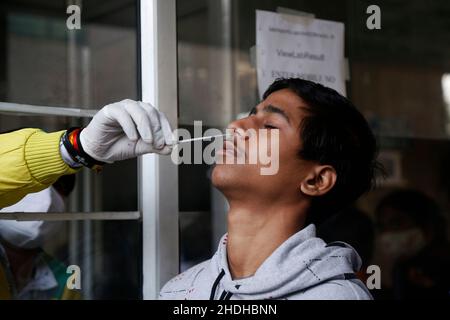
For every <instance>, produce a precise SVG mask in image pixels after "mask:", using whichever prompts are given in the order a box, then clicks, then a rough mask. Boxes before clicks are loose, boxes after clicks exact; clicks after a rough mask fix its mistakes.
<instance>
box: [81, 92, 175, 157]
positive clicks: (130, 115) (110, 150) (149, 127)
mask: <svg viewBox="0 0 450 320" xmlns="http://www.w3.org/2000/svg"><path fill="white" fill-rule="evenodd" d="M80 142H81V145H82V147H83V150H84V152H86V153H87V154H88V155H90V156H91V157H92V158H94V159H96V160H98V161H103V162H107V163H112V162H114V161H117V160H125V159H130V158H134V157H136V156H140V155H143V154H145V153H158V154H169V153H170V152H171V150H172V146H173V144H174V143H175V140H174V137H173V135H172V129H171V128H170V124H169V121H168V120H167V118H166V116H165V115H164V114H163V113H162V112H160V111H158V110H157V109H156V108H154V107H153V106H151V105H150V104H148V103H143V102H140V101H133V100H128V99H127V100H123V101H120V102H116V103H112V104H109V105H107V106H105V107H103V108H102V109H101V110H100V111H99V112H98V113H97V114H96V115H95V116H94V118H93V119H92V121H91V122H90V123H89V124H88V126H87V127H86V128H84V129H83V130H82V131H81V133H80Z"/></svg>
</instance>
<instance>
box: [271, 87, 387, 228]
mask: <svg viewBox="0 0 450 320" xmlns="http://www.w3.org/2000/svg"><path fill="white" fill-rule="evenodd" d="M282 89H289V90H291V91H292V92H294V93H295V94H297V95H298V96H299V97H300V98H301V99H302V100H303V101H305V103H306V104H307V106H308V114H307V115H306V116H305V117H304V118H303V121H302V123H301V133H300V139H301V141H302V144H303V145H302V148H301V150H299V156H300V157H301V158H302V159H305V160H309V161H315V162H317V163H320V164H322V165H331V166H332V167H333V168H334V169H335V170H336V174H337V180H336V183H335V185H334V187H333V188H332V189H331V190H330V191H329V192H327V193H326V194H325V195H323V196H320V197H314V198H313V199H312V207H311V210H310V212H309V213H308V216H307V223H315V224H320V223H322V222H323V221H325V220H326V219H327V218H329V217H331V216H332V215H334V214H335V213H338V212H339V211H341V210H343V209H345V208H346V207H348V206H350V205H351V204H352V203H353V202H354V201H355V200H356V199H358V198H359V197H360V196H361V195H362V194H364V193H365V192H367V191H369V190H370V189H371V188H372V186H373V185H374V182H375V172H376V170H377V168H380V165H379V164H378V162H377V161H376V157H377V144H376V139H375V137H374V135H373V133H372V130H371V129H370V127H369V124H368V123H367V121H366V119H365V118H364V116H363V115H362V114H361V113H360V112H359V111H358V110H357V109H356V108H355V106H354V105H353V104H352V103H351V102H350V101H349V100H348V99H346V98H345V97H343V96H342V95H340V94H339V93H338V92H336V91H335V90H333V89H331V88H327V87H325V86H323V85H321V84H318V83H314V82H311V81H307V80H302V79H298V78H289V79H277V80H275V82H274V83H272V84H271V85H270V87H269V88H268V89H267V90H266V92H265V93H264V95H263V98H264V99H266V98H267V97H268V96H269V95H270V94H272V93H273V92H275V91H278V90H282Z"/></svg>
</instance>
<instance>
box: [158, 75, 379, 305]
mask: <svg viewBox="0 0 450 320" xmlns="http://www.w3.org/2000/svg"><path fill="white" fill-rule="evenodd" d="M263 99H264V100H263V101H262V102H261V103H259V104H258V105H257V106H256V108H254V109H253V110H252V112H251V113H250V115H249V116H248V117H246V118H243V119H240V120H238V121H235V122H232V123H231V124H230V125H229V127H228V128H229V129H230V131H234V132H235V134H234V135H233V139H230V140H229V141H226V142H225V144H224V149H223V150H221V151H219V152H218V155H217V156H218V160H221V161H218V163H217V164H216V166H215V167H214V170H213V172H212V182H213V184H214V186H215V187H217V188H218V189H219V190H220V191H221V192H222V193H223V194H224V195H225V197H226V198H227V200H228V202H229V206H230V209H229V211H228V233H227V234H226V235H224V236H223V238H222V239H221V241H220V243H219V245H218V250H217V252H216V253H215V254H214V256H213V257H212V258H211V259H210V260H207V261H204V262H202V263H200V264H199V265H196V266H194V267H192V268H191V269H189V270H187V271H185V272H183V273H182V274H180V275H178V276H176V277H175V278H173V279H172V280H170V281H169V282H168V283H167V284H166V285H165V286H164V287H163V288H162V289H161V291H160V298H161V299H215V300H216V299H217V300H228V299H237V300H239V299H258V300H259V299H371V295H370V293H369V292H368V290H367V288H366V287H365V285H364V284H363V283H362V282H361V281H360V280H359V279H357V277H356V275H355V273H356V272H358V271H359V269H360V267H361V258H360V257H359V255H358V253H357V252H356V251H355V250H354V249H353V248H352V247H351V246H350V245H348V244H346V243H344V242H331V243H328V244H327V243H325V242H324V241H323V240H322V239H320V238H317V237H316V224H320V223H322V222H323V221H325V220H326V219H328V218H329V217H331V216H333V215H334V214H335V213H337V212H339V211H341V210H342V209H344V208H346V207H347V206H349V205H350V204H352V203H353V202H354V201H355V200H356V199H357V198H358V197H359V196H360V195H362V194H363V193H364V192H366V191H368V190H369V189H370V188H371V185H372V181H373V178H374V172H375V169H376V164H377V163H376V160H375V158H376V141H375V138H374V136H373V134H372V132H371V130H370V128H369V125H368V123H367V121H366V120H365V119H364V117H363V116H362V115H361V114H360V112H359V111H357V109H356V108H355V107H354V106H353V105H352V104H351V103H350V102H349V101H348V100H347V99H346V98H344V97H343V96H341V95H340V94H339V93H337V92H336V91H335V90H332V89H330V88H326V87H324V86H322V85H320V84H317V83H313V82H310V81H306V80H301V79H278V80H277V81H275V82H274V83H273V84H272V85H271V86H270V87H269V88H268V90H267V91H266V92H265V93H264V95H263ZM260 129H265V130H267V131H269V132H272V131H273V133H274V136H275V137H276V136H278V137H279V139H278V141H276V140H274V141H272V139H273V136H272V134H271V135H270V137H269V138H267V135H266V138H264V137H263V135H264V133H265V131H264V130H260ZM251 139H253V141H257V143H256V144H255V143H251V141H252V140H251ZM272 142H274V146H272ZM266 144H267V145H268V146H270V147H268V150H269V152H270V153H271V154H278V164H279V166H278V171H277V172H276V173H274V174H270V175H263V174H261V169H262V168H263V167H264V166H265V163H264V162H263V161H262V160H261V158H260V159H259V160H258V161H256V162H253V163H251V162H250V161H247V160H249V158H250V156H252V155H254V154H255V153H257V152H258V149H259V148H264V147H265V146H266ZM276 148H277V149H278V151H277V150H276ZM228 157H231V158H232V160H233V158H234V159H236V158H237V157H241V158H243V159H244V160H246V161H241V163H242V162H244V164H238V161H234V162H232V163H230V162H231V161H230V162H228V161H226V160H225V161H223V158H228ZM241 160H242V159H241Z"/></svg>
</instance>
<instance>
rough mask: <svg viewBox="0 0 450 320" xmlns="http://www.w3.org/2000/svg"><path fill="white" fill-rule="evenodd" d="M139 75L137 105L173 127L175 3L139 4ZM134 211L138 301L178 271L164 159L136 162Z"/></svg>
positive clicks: (173, 186) (174, 204) (170, 182)
mask: <svg viewBox="0 0 450 320" xmlns="http://www.w3.org/2000/svg"><path fill="white" fill-rule="evenodd" d="M139 10H140V11H139V12H140V13H139V16H140V24H139V31H140V33H139V34H140V53H139V54H140V59H139V60H140V66H139V67H140V72H141V73H140V74H141V83H140V85H141V92H142V100H143V101H144V102H149V103H151V104H152V105H153V106H155V107H156V108H158V109H159V110H161V111H162V112H164V113H165V114H166V116H167V118H168V119H169V122H170V124H171V126H172V128H174V129H175V128H177V125H178V123H177V119H178V114H177V113H178V112H177V103H178V91H177V38H176V0H141V1H139ZM138 172H139V210H140V211H141V214H142V232H143V239H142V240H143V253H142V254H143V288H142V289H143V298H144V299H157V298H158V295H159V290H160V289H161V287H162V286H163V285H164V284H165V282H166V281H168V280H169V279H170V278H171V277H173V276H174V275H176V274H177V273H178V271H179V261H178V260H179V258H178V257H179V251H178V167H177V166H176V165H175V164H174V163H172V161H171V158H170V156H169V157H167V156H158V155H153V154H150V155H145V156H143V157H140V159H139V171H138Z"/></svg>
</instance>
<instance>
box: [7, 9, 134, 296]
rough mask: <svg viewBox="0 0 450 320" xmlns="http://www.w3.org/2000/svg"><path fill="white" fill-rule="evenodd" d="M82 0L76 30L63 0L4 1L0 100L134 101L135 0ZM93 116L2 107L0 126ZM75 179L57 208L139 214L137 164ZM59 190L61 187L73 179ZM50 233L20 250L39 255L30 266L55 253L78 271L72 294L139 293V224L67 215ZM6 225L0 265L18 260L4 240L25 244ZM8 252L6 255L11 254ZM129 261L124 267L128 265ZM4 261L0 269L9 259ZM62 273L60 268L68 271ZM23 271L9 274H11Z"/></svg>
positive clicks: (35, 206) (68, 122)
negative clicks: (70, 218) (76, 218)
mask: <svg viewBox="0 0 450 320" xmlns="http://www.w3.org/2000/svg"><path fill="white" fill-rule="evenodd" d="M77 3H78V4H80V5H81V29H80V30H72V31H69V30H68V29H67V26H66V19H67V17H68V16H69V15H68V14H66V8H67V2H66V1H46V0H39V1H34V0H26V1H8V2H7V3H4V4H2V5H1V7H2V10H1V12H0V102H14V103H23V104H30V105H44V106H50V107H53V106H58V107H75V108H88V109H100V108H101V107H103V106H105V105H106V104H108V103H112V102H116V101H118V100H122V99H127V98H129V99H137V97H138V83H137V79H138V76H137V41H136V39H137V33H136V30H137V2H136V1H128V0H116V1H107V2H105V1H78V2H77ZM87 121H89V119H77V118H69V117H57V116H30V115H20V114H10V113H0V132H5V131H9V130H15V129H18V128H24V127H33V128H41V129H42V130H45V131H56V130H63V129H67V128H69V127H72V126H83V125H86V123H87ZM74 177H75V181H72V182H70V183H72V184H74V187H73V190H72V191H71V192H70V194H68V195H65V196H64V197H63V199H64V200H63V202H64V205H65V208H64V209H63V208H62V207H61V206H58V207H57V210H55V211H58V212H61V211H67V212H94V211H137V202H138V201H137V160H135V159H133V160H128V161H122V162H118V163H115V164H111V165H108V166H105V167H104V169H103V171H102V172H101V173H99V174H96V173H94V172H91V171H89V170H81V171H80V172H78V173H77V174H76V175H74ZM70 183H69V184H70ZM59 188H60V189H61V190H65V188H67V182H66V183H63V184H62V186H61V184H60V185H59ZM58 203H59V202H58ZM40 204H41V205H39V201H34V200H33V201H31V207H32V208H31V210H30V211H45V210H46V209H47V208H48V206H47V207H46V206H45V205H43V201H41V202H40ZM60 204H61V203H60ZM0 223H1V220H0ZM46 224H47V223H45V224H44V225H46ZM53 229H54V230H56V231H57V232H53V233H52V235H51V236H50V235H49V236H48V237H46V239H45V241H40V242H39V246H38V248H39V250H31V251H29V250H28V249H29V248H25V249H24V248H22V249H24V250H23V251H20V255H22V257H23V258H24V259H25V258H26V259H31V260H32V261H33V263H32V264H31V269H29V270H33V272H34V271H35V270H38V269H39V268H40V267H41V266H42V265H41V264H39V265H38V264H34V263H35V262H36V263H38V262H39V263H40V262H42V259H40V258H41V257H45V258H47V257H48V256H51V257H55V258H56V259H57V261H59V262H57V261H56V260H53V259H51V263H47V264H44V265H47V266H50V269H52V267H53V266H59V267H61V268H66V267H67V266H70V265H76V266H79V267H80V268H81V273H82V276H81V286H82V289H81V292H80V293H81V295H78V296H77V295H75V296H70V297H75V298H82V299H106V298H107V299H116V298H120V299H134V298H139V297H141V274H142V266H141V259H142V255H141V248H142V245H141V241H142V236H141V231H140V229H141V223H140V221H137V220H136V221H75V222H71V221H67V222H61V223H58V224H57V227H56V228H53ZM2 230H3V231H2ZM4 230H5V229H1V230H0V235H1V236H2V240H1V244H0V247H2V248H7V249H5V250H0V252H2V254H1V258H2V259H0V261H1V262H5V261H8V260H9V262H11V261H12V263H13V264H14V263H17V261H15V258H14V256H15V254H16V253H17V252H16V251H15V250H12V249H8V245H11V244H12V246H13V247H16V246H19V247H20V245H21V243H18V242H17V241H18V240H17V239H15V238H14V237H13V238H12V239H11V238H9V241H7V240H5V239H4V236H5V235H6V238H7V237H8V236H7V233H8V232H10V231H11V230H12V229H11V228H10V229H6V231H4ZM15 249H17V248H15ZM32 249H36V248H34V247H33V248H32ZM40 249H43V250H44V252H45V253H46V255H43V254H42V251H40ZM27 250H28V251H27ZM3 251H7V252H6V254H7V260H5V259H4V258H5V255H4V254H5V252H3ZM37 251H39V252H37ZM36 254H37V255H36ZM47 254H48V255H47ZM38 258H39V259H38ZM31 260H30V261H31ZM44 260H45V259H44ZM125 260H126V261H127V263H122V262H123V261H125ZM45 261H47V260H45ZM47 262H48V261H47ZM53 262H54V263H53ZM28 266H29V267H30V265H28ZM0 267H2V268H4V264H0ZM38 267H39V268H38ZM33 268H34V269H33ZM2 270H3V271H4V269H2ZM39 270H44V271H45V270H46V269H45V268H43V269H39ZM52 270H53V269H52ZM58 270H59V271H61V270H62V269H58ZM10 271H11V270H10ZM53 271H54V270H53ZM63 271H64V272H62V273H61V274H63V275H65V276H68V275H69V274H66V272H65V271H66V270H65V269H64V270H63ZM0 274H1V272H0ZM58 274H59V273H58ZM17 275H18V273H16V270H13V276H14V277H15V276H17ZM48 279H50V280H52V278H51V277H50V278H47V280H48ZM31 280H33V279H31V278H29V277H25V279H24V280H23V281H22V282H20V283H18V280H17V279H14V280H13V281H14V282H15V284H16V285H18V287H19V288H20V289H23V288H24V285H26V284H27V283H28V284H29V283H31V282H32V281H31ZM44 280H45V278H44ZM57 280H58V279H57ZM0 281H1V280H0ZM51 282H52V281H50V283H51ZM19 291H20V290H19ZM43 291H45V290H43ZM24 292H25V291H24ZM24 292H22V293H23V295H22V296H21V297H22V298H38V297H45V296H41V295H40V294H41V293H42V292H41V293H39V292H37V293H33V294H28V295H27V294H25V293H24ZM16 294H20V292H16ZM42 294H45V293H42ZM59 297H61V296H59Z"/></svg>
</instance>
